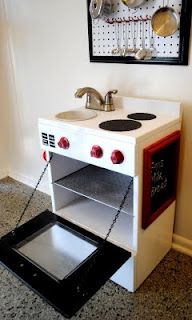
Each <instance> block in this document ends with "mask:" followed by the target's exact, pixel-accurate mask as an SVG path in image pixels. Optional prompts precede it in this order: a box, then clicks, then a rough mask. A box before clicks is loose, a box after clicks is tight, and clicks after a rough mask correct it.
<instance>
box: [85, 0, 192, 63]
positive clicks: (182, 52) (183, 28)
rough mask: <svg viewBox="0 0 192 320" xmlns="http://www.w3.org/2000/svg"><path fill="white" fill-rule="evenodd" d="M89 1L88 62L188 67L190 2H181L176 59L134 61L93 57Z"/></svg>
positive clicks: (131, 58)
mask: <svg viewBox="0 0 192 320" xmlns="http://www.w3.org/2000/svg"><path fill="white" fill-rule="evenodd" d="M90 2H91V0H87V16H88V39H89V58H90V62H104V63H124V64H149V65H154V64H155V65H183V66H184V65H188V58H189V39H190V29H191V12H192V1H191V0H182V8H181V17H180V46H179V56H178V58H173V57H163V58H156V57H154V58H152V59H146V60H136V59H135V58H134V57H120V56H95V55H93V46H92V42H93V41H92V40H93V35H92V19H91V16H90V13H89V6H90Z"/></svg>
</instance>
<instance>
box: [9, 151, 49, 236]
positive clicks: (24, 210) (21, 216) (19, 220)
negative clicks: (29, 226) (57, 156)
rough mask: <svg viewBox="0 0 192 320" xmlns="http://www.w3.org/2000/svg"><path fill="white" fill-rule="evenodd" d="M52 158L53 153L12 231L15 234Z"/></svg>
mask: <svg viewBox="0 0 192 320" xmlns="http://www.w3.org/2000/svg"><path fill="white" fill-rule="evenodd" d="M52 158H53V154H52V155H51V157H50V159H49V160H48V161H47V163H46V165H45V167H44V169H43V171H42V173H41V175H40V177H39V179H38V181H37V184H36V186H35V187H34V189H33V191H32V193H31V196H30V198H29V200H28V201H27V204H26V206H25V208H24V209H23V211H22V213H21V215H20V217H19V219H18V221H17V223H16V226H15V228H14V230H13V231H12V234H13V235H14V234H15V231H16V229H17V228H18V226H19V224H20V222H21V220H22V219H23V216H24V214H25V212H26V210H27V209H28V207H29V205H30V202H31V200H32V198H33V196H34V193H35V192H36V190H37V188H38V185H39V184H40V182H41V180H42V179H43V176H44V174H45V172H46V170H47V168H48V166H49V164H50V162H51V160H52Z"/></svg>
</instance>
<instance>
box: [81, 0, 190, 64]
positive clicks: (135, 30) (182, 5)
mask: <svg viewBox="0 0 192 320" xmlns="http://www.w3.org/2000/svg"><path fill="white" fill-rule="evenodd" d="M87 8H88V25H89V42H90V43H89V48H90V61H93V62H121V63H159V64H185V63H187V57H188V45H189V32H190V20H191V1H190V0H174V1H172V0H148V1H146V0H117V1H115V0H114V1H113V0H88V4H87Z"/></svg>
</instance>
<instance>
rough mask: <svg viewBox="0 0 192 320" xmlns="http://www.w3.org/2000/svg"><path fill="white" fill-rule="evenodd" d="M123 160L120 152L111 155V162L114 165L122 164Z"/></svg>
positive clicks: (115, 151) (116, 151)
mask: <svg viewBox="0 0 192 320" xmlns="http://www.w3.org/2000/svg"><path fill="white" fill-rule="evenodd" d="M123 160H124V155H123V154H122V152H121V151H119V150H114V151H113V152H112V154H111V161H112V162H113V163H114V164H120V163H122V162H123Z"/></svg>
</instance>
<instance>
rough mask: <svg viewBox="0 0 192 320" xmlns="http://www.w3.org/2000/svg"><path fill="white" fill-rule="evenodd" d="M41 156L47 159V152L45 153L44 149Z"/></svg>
mask: <svg viewBox="0 0 192 320" xmlns="http://www.w3.org/2000/svg"><path fill="white" fill-rule="evenodd" d="M42 157H43V160H45V161H47V154H46V151H43V154H42Z"/></svg>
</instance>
